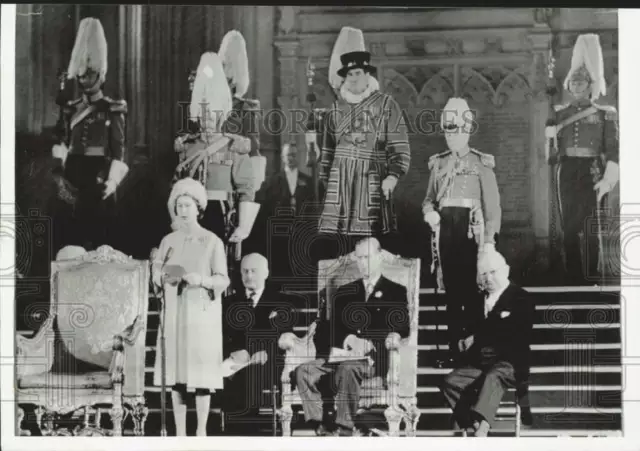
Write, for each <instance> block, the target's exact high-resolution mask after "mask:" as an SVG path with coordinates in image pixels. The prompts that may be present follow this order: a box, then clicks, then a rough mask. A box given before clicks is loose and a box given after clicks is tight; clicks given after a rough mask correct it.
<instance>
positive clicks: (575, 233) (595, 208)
mask: <svg viewBox="0 0 640 451" xmlns="http://www.w3.org/2000/svg"><path fill="white" fill-rule="evenodd" d="M564 87H565V89H567V90H568V91H569V92H570V93H571V95H572V97H573V99H572V101H571V103H569V104H567V105H557V106H556V107H555V118H552V123H553V124H554V125H550V126H547V128H546V137H547V148H546V150H547V159H548V160H549V162H550V163H551V164H554V163H557V173H556V177H557V178H556V181H557V187H558V197H559V199H558V202H559V206H560V217H561V221H562V226H563V231H564V251H565V258H566V269H567V274H568V276H569V283H571V284H575V285H583V284H593V283H594V282H596V281H597V280H598V276H599V275H600V276H604V273H603V271H604V262H603V261H602V260H603V253H602V236H601V231H600V214H601V213H600V211H599V210H600V202H601V200H602V198H603V196H604V195H605V194H607V193H609V192H610V191H611V190H612V189H613V188H614V187H615V185H616V183H618V178H619V168H618V156H619V142H618V139H619V138H618V115H617V111H616V109H615V108H614V107H612V106H608V105H598V104H597V103H595V100H597V99H598V97H600V96H601V95H605V93H606V84H605V80H604V63H603V58H602V49H601V47H600V39H599V37H598V35H596V34H585V35H581V36H578V40H577V41H576V44H575V46H574V48H573V55H572V58H571V69H570V70H569V73H568V74H567V77H566V79H565V82H564ZM549 141H551V146H549ZM550 147H551V149H550ZM595 224H597V229H594V227H593V226H594V225H595ZM581 235H582V237H583V239H584V244H585V246H584V247H583V246H581V239H580V236H581ZM599 266H600V268H599Z"/></svg>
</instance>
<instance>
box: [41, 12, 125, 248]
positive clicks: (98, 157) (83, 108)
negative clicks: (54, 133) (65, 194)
mask: <svg viewBox="0 0 640 451" xmlns="http://www.w3.org/2000/svg"><path fill="white" fill-rule="evenodd" d="M106 75H107V40H106V38H105V35H104V30H103V28H102V24H101V23H100V21H99V20H98V19H95V18H90V17H87V18H85V19H82V21H81V22H80V27H79V29H78V34H77V36H76V41H75V44H74V47H73V51H72V53H71V61H70V62H69V68H68V70H67V77H68V78H69V79H76V80H77V81H78V83H79V85H80V88H81V90H82V96H81V97H79V98H77V99H74V100H70V101H67V102H66V103H65V105H64V106H63V114H62V118H63V120H62V122H63V124H64V125H63V128H64V131H63V137H62V142H61V143H60V144H57V145H55V146H54V148H53V157H54V158H58V159H59V161H60V162H61V163H62V166H63V168H64V178H65V179H66V180H67V181H68V182H69V184H70V185H71V186H72V187H73V188H75V190H74V192H75V193H77V198H76V202H75V206H74V209H73V213H72V217H71V218H70V223H67V224H64V226H65V227H66V228H68V229H69V232H68V233H66V234H65V235H66V236H68V237H69V238H66V239H65V240H66V241H70V242H65V243H62V245H63V246H64V245H80V246H82V247H84V248H85V249H87V250H91V249H95V248H97V247H98V246H100V245H103V244H109V236H108V233H109V224H110V222H111V220H112V218H113V216H114V215H115V196H114V193H115V191H116V188H117V187H118V185H119V184H120V183H121V182H122V179H123V178H124V177H125V175H126V174H127V172H128V171H129V167H128V166H127V164H126V163H125V156H126V152H125V150H126V149H125V133H126V115H127V103H126V102H125V101H124V100H115V99H112V98H110V97H107V96H105V95H104V94H103V92H102V87H103V85H104V82H105V78H106ZM71 241H72V242H71Z"/></svg>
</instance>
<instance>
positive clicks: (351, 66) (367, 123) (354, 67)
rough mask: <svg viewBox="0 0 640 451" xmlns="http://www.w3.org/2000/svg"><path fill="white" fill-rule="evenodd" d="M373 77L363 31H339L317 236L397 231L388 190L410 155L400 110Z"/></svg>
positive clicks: (403, 171)
mask: <svg viewBox="0 0 640 451" xmlns="http://www.w3.org/2000/svg"><path fill="white" fill-rule="evenodd" d="M375 74H376V68H375V67H374V66H372V65H371V54H370V53H369V52H367V51H365V44H364V37H363V34H362V31H361V30H358V29H355V28H351V27H344V28H342V30H341V31H340V35H339V36H338V39H337V40H336V43H335V46H334V49H333V54H332V57H331V63H330V66H329V77H330V82H331V84H332V86H333V88H334V89H335V90H336V91H337V96H338V99H337V100H336V102H335V103H334V105H333V107H332V109H331V110H330V111H329V112H328V113H327V115H326V117H325V119H324V126H323V128H324V131H323V138H322V149H321V153H320V159H319V163H318V177H319V180H320V182H321V183H322V185H323V186H324V188H325V189H324V193H325V195H324V201H323V209H322V214H321V217H320V222H319V231H320V233H326V234H330V235H336V234H337V235H347V236H350V237H355V239H359V238H363V237H365V236H376V237H378V238H383V237H386V236H387V235H388V234H390V233H392V232H395V231H396V229H397V225H396V217H395V212H394V209H393V191H394V190H395V187H396V185H397V183H398V180H400V179H401V178H402V177H403V176H404V175H405V174H406V173H407V172H408V170H409V165H410V162H411V152H410V148H409V140H408V135H407V124H406V120H405V116H404V114H403V111H402V110H401V108H400V106H399V105H398V103H397V102H396V101H395V100H394V99H393V97H391V96H390V95H389V94H385V93H382V92H381V91H380V87H379V84H378V81H377V80H376V79H375ZM353 241H355V240H353Z"/></svg>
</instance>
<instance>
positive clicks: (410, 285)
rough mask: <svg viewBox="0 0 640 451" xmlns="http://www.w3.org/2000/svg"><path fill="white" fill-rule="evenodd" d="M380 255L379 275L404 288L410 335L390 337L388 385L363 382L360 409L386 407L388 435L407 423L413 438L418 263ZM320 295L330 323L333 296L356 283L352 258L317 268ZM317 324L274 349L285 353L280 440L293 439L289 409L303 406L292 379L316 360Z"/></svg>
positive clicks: (286, 338) (417, 413) (284, 337)
mask: <svg viewBox="0 0 640 451" xmlns="http://www.w3.org/2000/svg"><path fill="white" fill-rule="evenodd" d="M382 252H383V268H382V275H384V276H385V277H386V278H388V279H389V280H391V281H393V282H396V283H398V284H401V285H403V286H405V287H406V288H407V304H408V310H409V315H410V324H411V328H410V334H409V337H408V338H406V339H401V340H398V339H397V336H396V338H394V336H393V335H391V334H390V337H388V338H387V341H386V348H387V349H388V351H389V354H390V355H389V357H390V358H389V371H388V373H387V378H386V381H385V380H382V378H381V377H377V378H372V379H368V380H365V381H363V385H362V390H361V397H360V407H361V408H369V407H372V406H387V409H386V410H385V412H384V415H385V418H386V420H387V423H388V425H389V435H390V436H398V435H399V433H400V423H401V422H403V421H404V423H405V433H406V435H407V436H415V432H416V427H417V424H418V419H419V417H420V410H419V409H418V408H417V406H416V404H417V397H416V395H417V382H418V347H417V345H418V312H419V298H418V296H419V292H420V260H419V259H405V258H402V257H400V256H395V255H392V254H391V253H389V252H387V251H384V250H383V251H382ZM318 278H319V280H318V282H319V283H318V291H319V292H321V291H322V290H323V289H324V288H326V298H327V301H328V303H327V306H326V307H327V308H326V310H327V317H328V318H330V311H331V302H330V299H332V294H333V292H334V291H335V290H336V289H337V288H338V287H340V286H342V285H345V284H348V283H350V282H353V281H354V280H356V279H358V278H359V275H358V270H357V267H356V261H355V255H354V253H350V254H348V255H345V256H343V257H340V258H338V259H334V260H323V261H321V262H320V264H319V275H318ZM314 334H315V323H314V324H313V325H312V326H311V327H310V328H309V330H308V331H307V334H306V335H305V336H303V337H301V338H300V337H298V336H296V335H295V334H293V333H285V334H283V335H282V336H281V337H280V340H279V343H278V345H279V346H280V348H281V349H283V350H284V351H285V366H284V371H283V373H282V378H281V380H282V407H281V408H280V410H279V412H278V414H279V416H280V419H281V422H282V430H283V435H285V436H287V435H291V420H292V418H293V409H292V406H293V405H301V399H300V396H299V394H298V393H297V390H295V389H293V387H292V385H291V382H292V375H293V374H292V373H293V371H294V370H295V369H296V367H297V366H298V365H301V364H303V363H305V362H308V361H312V360H314V359H315V358H316V348H315V344H314V342H313V336H314Z"/></svg>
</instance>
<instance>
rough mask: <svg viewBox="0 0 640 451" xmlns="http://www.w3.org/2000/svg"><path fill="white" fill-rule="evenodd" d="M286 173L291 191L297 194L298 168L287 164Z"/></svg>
mask: <svg viewBox="0 0 640 451" xmlns="http://www.w3.org/2000/svg"><path fill="white" fill-rule="evenodd" d="M284 173H285V175H286V176H287V182H288V183H289V191H290V192H291V194H295V192H296V184H297V183H298V168H293V169H291V168H290V167H289V166H285V167H284Z"/></svg>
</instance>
